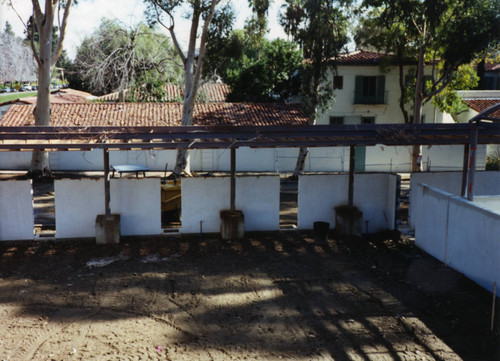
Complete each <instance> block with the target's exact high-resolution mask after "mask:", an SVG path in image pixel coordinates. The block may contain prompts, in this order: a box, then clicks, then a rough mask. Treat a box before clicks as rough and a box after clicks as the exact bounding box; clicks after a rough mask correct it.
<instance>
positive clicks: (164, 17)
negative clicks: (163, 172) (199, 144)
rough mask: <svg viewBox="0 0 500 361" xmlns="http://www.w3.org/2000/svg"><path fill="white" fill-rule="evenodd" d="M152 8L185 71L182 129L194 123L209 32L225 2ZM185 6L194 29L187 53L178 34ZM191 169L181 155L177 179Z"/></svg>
mask: <svg viewBox="0 0 500 361" xmlns="http://www.w3.org/2000/svg"><path fill="white" fill-rule="evenodd" d="M146 1H147V2H148V4H149V6H148V16H149V18H150V19H152V20H153V21H154V22H158V23H160V24H161V25H162V26H164V27H165V29H167V30H168V32H169V33H170V36H171V38H172V42H173V44H174V47H175V49H176V52H177V55H178V57H179V59H180V61H181V62H182V65H183V67H184V100H183V104H182V118H181V124H182V125H191V124H192V123H193V108H194V100H195V98H196V94H197V92H198V88H199V86H200V82H201V75H202V72H203V64H204V62H205V52H206V48H207V38H208V30H209V26H210V23H211V21H212V18H213V16H214V14H215V12H216V7H217V5H218V4H219V3H220V1H221V0H146ZM182 6H187V7H189V9H190V18H191V27H190V30H189V43H188V48H187V52H186V53H185V52H184V51H183V49H182V48H181V46H180V44H179V41H178V37H177V33H176V32H177V30H179V31H182V29H177V28H176V27H175V20H174V19H175V17H174V14H175V12H176V11H178V10H180V8H181V7H182ZM184 9H186V8H185V7H184ZM186 165H187V151H186V150H179V151H178V152H177V161H176V165H175V168H174V171H173V174H174V175H175V176H179V175H180V174H181V172H182V171H183V170H184V169H185V168H186Z"/></svg>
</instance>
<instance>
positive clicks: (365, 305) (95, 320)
mask: <svg viewBox="0 0 500 361" xmlns="http://www.w3.org/2000/svg"><path fill="white" fill-rule="evenodd" d="M392 238H394V239H391V237H389V236H388V235H384V236H382V235H373V236H370V237H369V238H368V239H364V240H359V239H358V240H342V239H339V238H338V237H335V236H334V235H331V236H330V237H329V240H328V241H327V242H321V241H320V240H315V239H314V237H313V235H312V234H311V233H305V232H281V233H259V234H249V235H247V236H246V238H245V239H244V240H241V241H229V242H225V241H221V240H220V239H219V237H218V236H211V237H210V236H204V238H203V239H200V236H197V237H192V238H189V237H186V236H184V237H182V238H178V237H177V238H172V237H156V238H145V237H143V238H140V239H138V238H127V239H124V240H123V242H122V243H121V244H119V245H114V246H97V245H95V244H93V243H92V242H90V241H78V242H77V241H74V242H73V241H69V242H58V243H54V242H50V241H45V242H25V243H0V317H1V327H0V360H181V361H182V360H447V361H448V360H478V361H479V360H481V361H486V360H500V350H499V345H500V342H499V341H500V337H499V333H498V331H497V330H498V321H499V320H498V319H497V325H496V330H495V331H494V332H490V318H491V307H492V296H491V294H489V293H487V292H486V291H484V290H482V289H480V288H479V287H477V286H475V285H474V284H473V283H472V282H470V281H468V280H467V279H465V278H464V277H463V276H461V275H459V274H457V273H456V272H454V271H452V270H450V269H449V268H446V267H445V266H443V265H442V264H441V263H439V262H437V261H435V260H434V259H432V258H431V257H429V256H427V255H425V254H423V253H422V252H420V251H419V250H418V249H416V248H415V247H414V246H413V244H412V242H411V241H410V240H407V239H400V238H399V237H396V235H393V237H392ZM499 311H500V310H499Z"/></svg>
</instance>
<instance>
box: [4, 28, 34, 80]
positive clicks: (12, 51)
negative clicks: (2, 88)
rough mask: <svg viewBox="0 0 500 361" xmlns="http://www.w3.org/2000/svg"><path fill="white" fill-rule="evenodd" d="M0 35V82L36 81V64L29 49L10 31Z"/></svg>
mask: <svg viewBox="0 0 500 361" xmlns="http://www.w3.org/2000/svg"><path fill="white" fill-rule="evenodd" d="M8 29H9V28H8V27H6V31H5V32H3V33H1V34H0V54H2V56H0V82H2V83H3V82H7V81H13V80H18V81H30V80H34V79H36V62H35V59H34V58H33V54H32V53H31V49H30V48H29V46H27V45H26V44H25V43H24V42H23V40H22V39H21V38H19V37H16V36H15V35H14V33H13V32H12V31H8Z"/></svg>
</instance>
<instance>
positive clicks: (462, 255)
mask: <svg viewBox="0 0 500 361" xmlns="http://www.w3.org/2000/svg"><path fill="white" fill-rule="evenodd" d="M499 234H500V214H499V213H495V212H491V211H489V210H486V209H484V208H482V207H479V206H477V205H476V204H472V203H471V202H468V201H466V200H464V199H460V198H458V197H454V198H451V199H450V215H449V225H448V240H449V241H448V252H447V258H446V264H448V265H449V266H450V267H452V268H454V269H456V270H457V271H459V272H461V273H463V274H464V275H466V276H467V277H468V278H470V279H471V280H473V281H474V282H476V283H477V284H479V285H480V286H482V287H484V288H486V289H487V290H489V291H492V289H493V283H494V282H497V284H498V283H499V282H500V262H499V261H498V260H500V242H498V235H499Z"/></svg>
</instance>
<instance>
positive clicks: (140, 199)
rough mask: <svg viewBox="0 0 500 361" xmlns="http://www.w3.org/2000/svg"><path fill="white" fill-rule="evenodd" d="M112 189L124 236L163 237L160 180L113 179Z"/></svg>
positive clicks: (114, 204) (112, 198)
mask: <svg viewBox="0 0 500 361" xmlns="http://www.w3.org/2000/svg"><path fill="white" fill-rule="evenodd" d="M110 188H111V204H110V206H111V212H112V213H118V214H120V215H121V217H120V229H121V234H122V235H123V236H134V235H154V234H161V232H162V229H161V186H160V179H154V178H151V179H113V180H111V185H110ZM103 204H104V203H103ZM101 214H102V213H101Z"/></svg>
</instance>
